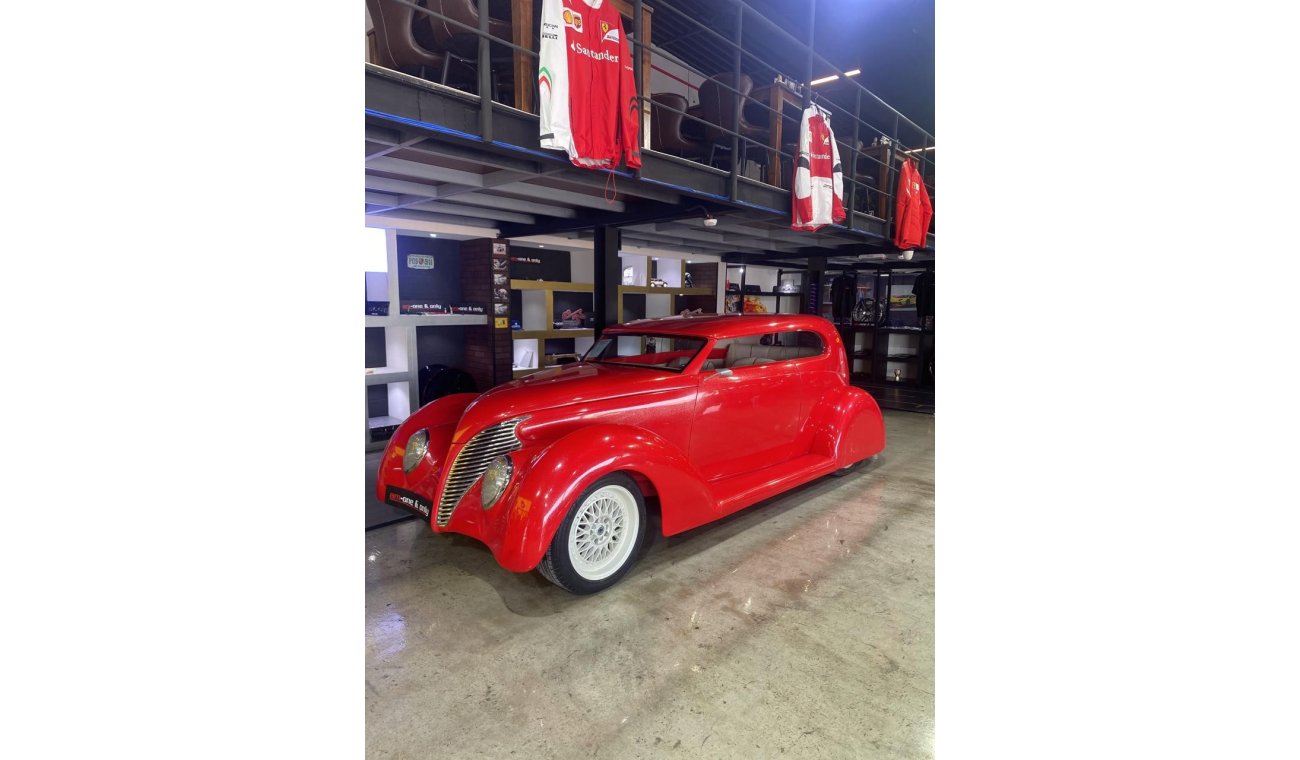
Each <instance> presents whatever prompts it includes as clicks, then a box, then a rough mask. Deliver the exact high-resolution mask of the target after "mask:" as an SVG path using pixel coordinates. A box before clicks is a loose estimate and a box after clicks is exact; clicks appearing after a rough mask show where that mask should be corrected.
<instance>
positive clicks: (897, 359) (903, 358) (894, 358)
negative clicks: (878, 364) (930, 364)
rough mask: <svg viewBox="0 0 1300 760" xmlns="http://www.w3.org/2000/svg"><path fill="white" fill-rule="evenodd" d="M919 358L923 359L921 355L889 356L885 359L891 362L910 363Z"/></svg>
mask: <svg viewBox="0 0 1300 760" xmlns="http://www.w3.org/2000/svg"><path fill="white" fill-rule="evenodd" d="M919 358H921V355H920V354H889V355H888V356H886V357H885V359H887V360H888V361H891V362H910V361H912V360H913V359H919Z"/></svg>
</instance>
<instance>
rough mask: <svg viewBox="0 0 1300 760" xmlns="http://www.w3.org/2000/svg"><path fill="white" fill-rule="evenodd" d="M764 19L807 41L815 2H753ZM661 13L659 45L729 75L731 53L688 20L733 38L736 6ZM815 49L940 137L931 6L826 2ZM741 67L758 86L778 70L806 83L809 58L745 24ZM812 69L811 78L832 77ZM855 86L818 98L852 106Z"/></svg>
mask: <svg viewBox="0 0 1300 760" xmlns="http://www.w3.org/2000/svg"><path fill="white" fill-rule="evenodd" d="M747 2H748V3H749V5H750V6H751V7H753V8H754V9H755V10H756V11H758V12H759V13H761V14H763V15H764V16H765V17H767V18H769V19H771V20H772V21H774V22H776V23H777V24H779V25H780V26H781V27H782V28H783V29H784V30H786V31H787V32H789V33H790V34H791V35H794V36H795V37H797V38H798V39H801V40H804V39H807V37H808V24H809V13H808V8H809V6H810V5H812V1H811V0H747ZM651 5H653V6H654V7H655V16H654V43H655V45H656V46H657V47H660V46H661V47H663V48H665V49H667V50H668V51H670V52H672V53H673V54H675V55H677V56H678V57H680V58H681V59H683V60H684V61H686V62H687V63H690V64H691V65H692V67H693V68H696V69H698V70H700V71H701V72H702V73H704V74H714V73H718V72H721V71H730V70H731V68H732V66H733V62H732V53H731V50H730V49H729V48H728V47H726V46H725V45H723V44H721V43H720V42H719V41H718V39H717V38H716V37H713V36H712V35H710V34H708V33H707V32H703V31H701V30H700V29H699V28H698V27H697V26H696V25H694V24H691V23H690V22H689V21H688V20H686V19H684V18H683V17H682V16H683V15H684V14H685V15H689V16H690V17H691V18H694V19H697V20H700V21H703V22H704V24H705V25H706V26H707V27H708V28H710V29H712V30H713V31H714V32H716V33H718V34H721V35H723V36H724V37H726V38H728V39H730V38H731V36H732V34H733V31H732V30H733V29H734V28H735V26H734V25H735V15H736V11H735V6H734V5H733V4H732V3H730V2H727V1H726V0H723V1H722V2H719V1H718V0H660V1H659V2H655V3H651ZM816 6H817V9H816V27H815V29H814V33H815V34H814V42H813V47H814V49H815V50H816V51H817V53H818V54H819V55H821V56H822V57H823V58H825V59H827V60H828V61H830V62H831V63H832V64H835V65H837V66H838V67H839V68H840V70H842V71H848V70H851V69H854V68H860V69H861V70H862V74H861V75H860V76H858V77H855V79H857V81H858V82H860V83H861V84H862V85H863V86H864V87H866V88H867V89H868V90H871V91H872V92H874V93H875V94H876V95H877V96H879V97H880V98H881V99H882V100H884V101H885V102H886V103H888V104H890V105H891V106H893V107H894V108H896V109H897V110H899V111H901V112H902V113H903V115H904V116H906V117H908V118H909V119H911V120H913V121H914V122H916V123H917V124H918V125H919V126H921V127H922V128H924V129H925V130H927V131H929V132H930V133H931V134H934V131H935V130H934V2H933V0H835V1H834V2H831V0H821V2H818V3H816ZM743 47H744V49H745V51H746V53H747V54H752V55H746V56H744V58H743V60H742V64H741V68H742V69H743V70H745V71H746V72H747V73H749V74H750V75H751V76H753V77H754V80H755V82H756V84H758V83H763V82H770V81H771V80H772V77H773V76H774V74H775V72H777V71H779V72H781V73H784V74H786V75H787V76H790V77H792V78H794V79H797V80H801V81H802V80H804V79H805V78H806V68H807V60H806V58H805V57H804V56H803V55H802V54H801V52H800V51H799V50H798V49H795V48H792V46H791V45H790V44H789V43H788V41H787V40H785V39H783V38H782V36H781V35H778V34H775V33H773V32H771V31H770V30H768V29H766V28H764V27H763V26H761V25H759V24H752V23H751V24H746V25H745V29H744V43H743ZM822 68H823V67H821V66H814V69H813V77H814V78H816V77H820V76H824V75H825V74H828V73H831V72H829V71H823V70H822ZM854 89H855V88H853V87H851V86H846V85H845V83H843V82H832V83H829V84H826V85H819V86H818V88H817V92H819V93H821V94H822V95H823V96H824V97H827V98H830V99H831V100H833V101H836V102H837V103H839V104H841V105H844V106H846V107H849V108H851V107H852V104H853V97H854V96H853V91H854Z"/></svg>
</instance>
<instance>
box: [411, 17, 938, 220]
mask: <svg viewBox="0 0 1300 760" xmlns="http://www.w3.org/2000/svg"><path fill="white" fill-rule="evenodd" d="M392 1H393V2H396V3H398V4H400V5H404V6H407V7H409V8H411V9H412V10H413V11H414V12H416V13H419V14H424V15H425V16H427V17H429V18H430V19H431V20H437V21H438V22H440V23H444V24H446V25H448V26H449V27H455V28H457V29H458V30H460V31H461V32H463V33H465V34H471V35H474V36H475V37H476V38H477V41H478V45H477V60H476V61H474V67H475V69H476V83H475V84H476V90H477V93H478V94H480V97H481V95H482V94H484V93H488V94H489V95H490V94H491V92H492V59H491V49H492V46H493V45H498V46H501V47H502V48H505V49H508V50H509V51H511V54H512V55H513V56H515V57H516V58H518V57H524V58H529V59H532V61H533V63H532V64H531V65H530V66H529V68H530V69H531V70H532V71H535V70H536V63H535V62H536V60H537V59H538V57H539V55H538V51H537V50H536V49H531V48H528V47H523V46H520V45H517V44H515V43H514V42H513V41H511V40H506V39H502V38H500V37H496V36H494V35H492V34H490V32H489V23H490V15H489V8H488V5H489V4H488V0H477V5H478V17H479V19H478V20H479V23H478V26H477V27H475V26H471V25H469V24H466V23H464V22H462V21H459V20H457V19H455V18H452V17H450V16H447V15H445V14H443V13H440V12H437V11H434V10H431V9H429V8H427V7H425V6H424V5H422V4H420V2H415V1H414V0H392ZM536 1H537V2H540V0H536ZM723 2H724V3H726V4H727V5H729V6H731V7H732V8H734V9H735V14H734V25H733V28H732V29H731V30H730V36H727V35H725V34H723V33H722V32H721V31H719V30H718V29H717V28H715V26H716V25H715V26H710V25H709V24H707V23H705V22H704V21H702V20H700V19H698V18H695V17H694V16H693V15H692V14H690V13H689V12H688V11H687V10H685V9H683V8H681V7H678V6H677V5H676V4H674V2H673V1H672V0H655V2H653V3H652V4H651V7H652V8H653V10H654V11H655V12H656V13H658V14H671V15H672V17H673V18H674V19H676V20H677V21H679V22H680V23H681V24H683V25H686V26H689V27H690V28H691V29H692V30H693V31H694V32H695V33H698V34H702V35H703V36H704V37H706V38H707V40H708V43H709V44H711V45H716V46H718V48H719V49H722V50H725V51H729V52H730V53H731V58H732V70H731V71H730V72H713V73H712V74H711V75H710V74H706V73H704V72H700V76H702V77H707V78H709V79H713V80H714V81H713V86H715V87H717V88H718V89H720V90H725V91H726V92H727V93H728V95H726V96H725V97H724V98H723V100H726V101H730V102H731V104H732V106H733V107H734V108H735V113H734V114H732V115H731V116H730V118H728V119H725V121H728V122H729V123H730V124H734V125H736V126H737V127H739V126H740V125H741V124H742V122H743V121H744V116H745V114H746V113H750V114H753V113H759V114H763V115H764V116H766V117H767V119H768V124H769V125H776V124H777V123H778V121H779V122H780V123H781V125H782V129H781V131H782V132H783V133H784V134H789V135H792V136H793V137H794V141H793V143H794V144H790V143H787V142H786V141H784V140H779V141H778V140H776V139H775V135H774V134H772V133H773V132H774V131H775V130H772V129H770V128H769V130H768V132H769V134H768V135H767V138H768V141H767V142H763V141H761V140H758V139H755V138H754V137H750V136H748V135H745V134H742V133H741V132H740V131H738V129H732V128H729V127H728V126H727V125H726V124H725V123H719V122H722V121H724V119H718V120H717V121H710V120H707V119H705V118H704V117H703V109H702V108H701V106H698V105H697V106H692V107H689V108H687V109H685V110H678V109H675V108H672V107H670V106H668V105H667V104H664V103H659V102H653V101H652V100H651V97H650V95H649V94H647V93H645V92H643V91H642V89H643V84H644V82H646V81H648V79H647V78H645V77H643V71H642V68H643V65H644V64H643V51H647V50H648V51H649V52H650V54H651V59H652V60H653V57H654V56H658V57H659V58H660V59H661V60H664V61H668V62H671V63H673V64H676V65H678V66H682V67H684V68H685V69H686V70H688V71H696V70H697V67H696V66H693V65H692V64H691V63H690V62H689V61H688V60H685V58H684V57H683V56H682V55H680V54H679V52H680V51H679V52H673V51H672V50H669V49H668V48H667V47H665V46H664V45H663V44H654V43H653V42H652V43H651V44H643V43H642V40H643V39H644V37H643V28H642V26H643V25H642V19H643V17H644V14H643V13H642V10H643V5H644V3H643V0H632V1H631V2H630V3H629V5H630V7H631V10H632V13H631V16H632V19H631V21H632V30H631V34H629V35H628V37H629V42H630V44H631V47H632V50H633V62H634V63H633V65H634V68H635V71H636V75H635V81H636V86H637V89H638V93H637V97H638V101H639V102H640V103H641V107H642V112H643V113H649V114H651V118H653V111H654V109H664V110H667V111H671V112H673V113H676V114H679V115H680V116H681V118H682V119H683V121H689V122H691V123H693V124H695V125H697V127H698V130H697V131H698V132H703V131H705V130H708V131H709V132H712V133H714V134H718V135H721V138H719V139H717V140H715V141H713V143H712V144H711V145H709V146H706V147H708V148H709V149H710V150H709V152H710V154H716V153H717V152H719V150H720V151H721V153H722V154H723V157H722V159H723V160H720V161H719V160H714V161H712V162H711V163H712V164H713V165H715V167H716V168H719V169H722V170H724V171H727V172H728V173H729V183H728V199H729V200H732V201H734V200H736V199H737V197H738V184H739V182H740V181H742V179H743V180H746V181H749V180H750V178H749V177H747V176H746V167H747V162H748V160H749V157H750V156H751V155H758V156H760V157H763V158H764V159H765V160H764V161H762V162H757V163H760V164H763V165H764V169H765V175H766V176H765V177H764V179H763V180H760V181H764V182H766V183H767V184H776V183H775V182H773V181H772V180H773V178H774V177H776V176H780V177H781V181H780V183H779V185H777V186H779V187H783V189H787V190H788V189H789V187H790V186H791V184H792V177H793V171H790V170H786V171H781V170H780V169H779V168H778V167H776V166H773V165H772V164H773V162H780V165H781V168H784V167H789V168H790V169H791V170H792V169H793V167H794V166H795V161H796V151H797V139H798V131H799V117H798V116H793V115H791V114H789V113H786V112H785V109H784V108H783V107H782V106H784V105H785V104H787V103H789V99H788V98H789V96H790V94H794V95H795V96H796V97H798V98H801V101H802V102H801V103H799V104H798V105H799V112H800V114H802V111H803V110H804V109H806V108H807V107H808V106H809V105H810V104H811V103H812V102H814V101H815V102H816V103H817V104H818V105H819V106H820V107H822V108H824V109H826V110H827V111H828V112H830V113H831V115H832V124H833V125H834V128H835V131H836V141H837V142H839V143H840V159H841V164H842V166H843V179H844V195H845V197H844V204H845V208H846V210H854V211H869V213H870V215H872V216H875V217H876V218H878V219H881V220H883V221H884V222H885V223H886V224H892V222H893V217H894V212H895V198H896V187H897V184H898V183H897V172H898V169H899V166H898V164H899V162H900V161H901V160H902V159H903V158H907V157H910V158H912V159H913V160H914V161H915V162H916V165H917V169H918V171H919V172H920V175H921V177H922V180H923V182H924V183H925V185H926V188H927V190H928V192H929V194H930V196H931V199H932V201H933V200H934V197H935V192H934V176H935V155H934V151H935V141H934V135H933V134H931V133H930V132H929V131H927V130H925V129H924V128H922V127H921V126H919V125H918V124H916V122H914V121H912V120H911V119H909V118H908V117H906V116H905V115H903V114H902V113H901V112H899V111H898V110H897V109H895V108H893V107H892V106H890V105H889V104H888V103H886V102H885V101H884V100H882V99H881V98H880V97H879V96H877V95H876V94H875V93H873V92H871V91H870V90H868V89H867V88H866V87H864V86H863V85H861V84H860V83H858V82H857V81H855V80H853V79H852V78H851V77H849V76H848V75H847V74H846V72H845V71H843V70H840V69H839V68H838V67H837V66H835V65H834V64H832V63H831V62H830V61H828V60H827V59H826V58H824V57H823V56H821V55H819V54H817V52H816V51H815V50H814V48H813V43H814V39H813V33H814V28H813V27H814V25H810V29H809V38H808V39H807V40H800V39H798V38H796V37H794V36H793V35H791V34H790V33H789V32H788V31H787V30H786V29H785V28H783V27H782V26H781V25H780V24H778V23H776V22H774V21H773V20H771V19H769V18H767V17H765V16H763V15H762V14H760V13H759V12H758V11H757V10H755V9H754V8H753V7H752V6H750V5H749V4H748V3H747V2H745V0H723ZM815 3H816V0H810V6H812V7H810V8H809V10H808V15H809V17H812V16H813V14H814V11H815ZM512 6H513V4H512ZM439 7H441V6H439ZM519 22H522V23H526V24H532V23H534V19H533V18H528V19H513V20H512V23H519ZM750 25H753V26H759V27H763V29H764V30H765V31H766V32H767V34H768V35H770V36H774V37H776V38H777V39H779V40H781V41H782V42H783V43H784V45H785V46H786V51H785V52H786V54H787V56H788V55H789V54H790V52H791V51H793V52H794V53H795V54H796V55H798V56H800V57H802V58H803V60H804V61H805V67H804V72H803V76H802V77H801V79H802V80H803V81H804V82H811V81H812V80H813V72H814V67H815V66H818V67H821V68H820V71H822V72H826V71H829V72H830V74H834V75H836V76H838V77H839V79H840V80H841V81H842V82H844V83H846V84H847V85H848V86H849V87H850V88H851V92H852V94H853V105H852V107H851V110H850V107H849V106H847V105H846V104H841V103H838V102H835V101H834V100H832V99H830V98H828V97H824V96H821V95H819V94H817V93H815V92H814V91H813V88H812V86H811V85H810V84H806V83H805V84H803V85H802V87H801V89H800V91H798V92H795V91H793V90H790V91H788V92H787V93H786V94H785V96H784V98H783V99H779V100H778V103H777V106H778V107H776V108H774V107H773V105H772V102H771V101H772V99H769V101H768V102H763V101H762V100H760V99H756V98H754V97H753V96H752V95H751V93H750V92H745V91H742V90H740V89H738V88H737V87H735V86H733V85H734V84H738V83H739V82H741V80H742V74H747V75H748V76H749V77H750V78H751V80H753V81H764V82H766V81H771V82H772V84H771V85H770V86H771V87H773V88H776V87H781V86H783V85H781V84H778V83H777V81H776V80H777V79H778V78H779V79H785V80H789V81H793V80H794V79H796V78H797V77H796V76H795V75H793V74H792V72H783V71H781V70H780V69H779V68H778V67H777V66H774V65H772V64H771V63H769V62H768V61H767V60H766V59H765V58H764V57H763V56H762V55H761V53H762V52H763V51H761V50H758V49H756V47H755V46H754V45H752V44H751V45H750V46H749V47H748V48H747V47H746V44H745V43H746V38H745V34H744V32H745V29H746V27H747V26H750ZM534 44H536V41H535V43H534ZM444 54H449V51H444ZM514 68H515V71H516V72H517V71H520V70H522V68H523V67H520V66H516V67H514ZM760 72H761V73H760ZM728 73H729V74H730V75H731V77H730V79H731V83H732V84H727V83H726V82H723V81H719V80H717V79H715V77H717V76H719V75H721V74H728ZM756 75H758V76H756ZM826 75H827V76H829V74H826ZM516 78H518V77H516ZM513 87H514V88H516V89H517V88H520V87H527V88H530V89H531V90H532V96H533V97H532V98H531V99H529V102H531V103H533V104H536V103H537V102H538V98H537V92H536V88H537V81H536V77H535V76H531V77H528V80H527V81H522V82H521V81H515V82H513ZM769 92H771V91H770V90H769ZM516 100H518V99H516ZM505 105H512V104H505ZM529 110H530V112H532V113H536V112H537V111H536V107H535V106H534V107H532V108H531V109H529ZM492 112H493V109H492V108H479V112H478V116H479V134H480V136H481V137H482V138H483V139H484V140H485V141H491V140H492ZM643 123H644V121H643ZM846 124H847V125H848V126H847V128H846V126H845V125H846ZM787 129H788V131H786V130H787ZM846 138H847V139H846ZM868 139H871V140H872V141H873V144H871V145H867V144H866V141H867V140H868ZM742 146H743V148H742ZM651 149H652V150H655V149H657V148H656V146H654V145H653V144H652V145H651ZM688 160H690V159H688ZM697 163H698V162H697ZM844 226H845V227H847V228H848V229H850V230H852V229H855V228H856V225H855V216H854V214H853V213H850V214H849V215H848V218H847V219H846V220H845V222H844Z"/></svg>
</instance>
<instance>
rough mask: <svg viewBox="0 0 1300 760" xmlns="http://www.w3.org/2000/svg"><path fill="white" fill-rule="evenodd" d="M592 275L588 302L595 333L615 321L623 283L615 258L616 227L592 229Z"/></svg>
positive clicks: (620, 267) (617, 240)
mask: <svg viewBox="0 0 1300 760" xmlns="http://www.w3.org/2000/svg"><path fill="white" fill-rule="evenodd" d="M595 232H596V240H595V255H594V256H592V259H593V267H592V270H593V271H592V274H593V275H594V277H593V278H592V279H594V280H595V281H596V282H595V284H594V286H593V288H592V289H593V291H594V292H593V293H592V300H593V305H594V306H595V309H596V334H597V335H599V334H600V333H601V331H603V330H604V329H605V328H606V327H609V326H610V325H613V324H615V323H616V322H617V321H618V286H619V284H620V283H622V282H623V265H622V263H621V262H620V261H619V258H618V249H619V231H618V228H617V227H606V226H599V227H596V230H595Z"/></svg>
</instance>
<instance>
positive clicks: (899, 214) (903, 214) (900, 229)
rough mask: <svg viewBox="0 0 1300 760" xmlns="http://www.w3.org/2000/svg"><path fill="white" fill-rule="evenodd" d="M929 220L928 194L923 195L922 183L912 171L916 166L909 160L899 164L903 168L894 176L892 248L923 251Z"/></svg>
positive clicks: (923, 186) (932, 208) (919, 174)
mask: <svg viewBox="0 0 1300 760" xmlns="http://www.w3.org/2000/svg"><path fill="white" fill-rule="evenodd" d="M933 218H934V206H932V205H930V194H929V193H928V192H926V189H925V181H924V180H922V179H921V173H920V172H918V171H917V170H916V164H915V163H913V161H912V159H910V158H909V159H907V160H906V161H904V162H903V168H902V170H901V171H899V173H898V197H897V203H896V204H895V209H894V245H896V246H898V247H899V248H902V249H904V250H906V249H909V248H921V247H923V246H924V245H925V236H926V233H928V232H929V231H930V220H931V219H933Z"/></svg>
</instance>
